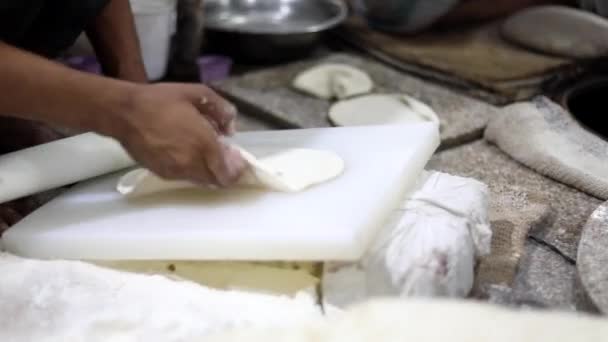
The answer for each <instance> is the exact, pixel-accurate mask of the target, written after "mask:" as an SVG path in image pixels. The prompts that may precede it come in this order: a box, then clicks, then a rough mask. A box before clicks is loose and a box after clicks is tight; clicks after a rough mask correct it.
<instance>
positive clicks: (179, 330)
mask: <svg viewBox="0 0 608 342" xmlns="http://www.w3.org/2000/svg"><path fill="white" fill-rule="evenodd" d="M0 274H1V275H2V277H0V341H3V342H4V341H10V342H31V341H47V342H55V341H57V342H60V341H61V342H63V341H69V342H80V341H82V342H98V341H99V342H102V341H103V342H106V341H133V342H139V341H141V342H148V341H164V342H189V341H203V340H205V337H206V336H207V334H210V333H218V332H221V331H224V330H229V329H234V328H238V327H256V326H258V327H279V326H289V325H292V324H296V323H299V322H301V321H304V320H310V319H313V320H314V319H316V318H320V317H321V312H320V308H319V307H318V306H317V305H316V304H315V303H314V302H313V300H312V299H311V297H310V296H296V297H295V298H291V297H286V296H285V297H281V296H273V295H264V294H254V293H246V292H240V291H220V290H213V289H210V288H206V287H202V286H200V285H197V284H195V283H192V282H187V281H178V280H172V279H169V278H167V277H164V276H160V275H143V274H134V273H127V272H120V271H115V270H110V269H106V268H102V267H98V266H93V265H91V264H87V263H83V262H76V261H39V260H28V259H22V258H19V257H15V256H12V255H9V254H0Z"/></svg>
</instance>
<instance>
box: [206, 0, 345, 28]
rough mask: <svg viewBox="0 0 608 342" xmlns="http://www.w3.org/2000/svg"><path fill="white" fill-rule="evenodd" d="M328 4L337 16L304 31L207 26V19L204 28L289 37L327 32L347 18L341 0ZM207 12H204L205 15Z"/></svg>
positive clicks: (333, 0) (329, 1)
mask: <svg viewBox="0 0 608 342" xmlns="http://www.w3.org/2000/svg"><path fill="white" fill-rule="evenodd" d="M327 1H328V3H330V4H333V5H335V6H336V8H337V9H338V14H337V15H336V16H334V17H332V18H331V19H329V20H327V21H325V22H322V23H320V24H317V25H313V26H310V27H307V28H306V29H297V30H286V31H278V32H277V31H267V30H255V29H254V30H251V29H241V28H238V27H226V26H223V25H214V24H213V23H211V24H208V23H207V20H208V19H207V18H205V28H206V29H210V30H215V31H222V32H226V33H240V34H268V35H275V36H281V35H290V34H306V33H318V32H322V31H325V30H329V29H331V28H334V27H336V26H338V25H340V24H341V23H342V22H343V21H344V20H346V18H347V16H348V6H346V4H345V3H344V2H343V1H342V0H327ZM206 12H207V11H205V13H206Z"/></svg>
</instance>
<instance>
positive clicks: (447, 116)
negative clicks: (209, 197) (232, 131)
mask: <svg viewBox="0 0 608 342" xmlns="http://www.w3.org/2000/svg"><path fill="white" fill-rule="evenodd" d="M322 63H345V64H349V65H353V66H355V67H358V68H360V69H362V70H365V71H366V72H368V73H369V74H370V76H371V77H372V79H373V80H374V82H375V84H376V88H375V90H374V92H375V93H394V92H403V93H407V94H410V95H412V96H414V97H416V98H418V99H420V100H422V101H423V102H425V103H427V104H428V105H430V106H431V107H432V108H433V109H434V110H435V111H436V112H437V114H438V116H439V118H440V120H441V121H442V126H443V128H442V132H441V139H442V147H443V148H447V147H450V146H455V145H458V144H461V143H465V142H469V141H472V140H475V139H478V138H480V137H481V135H482V132H483V129H484V128H485V126H486V124H487V122H488V118H489V117H490V116H491V115H493V114H494V113H495V112H496V111H497V108H496V107H494V106H492V105H489V104H486V103H484V102H481V101H479V100H476V99H473V98H470V97H467V96H464V95H460V94H458V93H456V92H453V91H451V90H448V89H446V88H442V87H440V86H437V85H434V84H431V83H429V82H427V81H423V80H421V79H418V78H415V77H412V76H409V75H405V74H402V73H399V72H398V71H396V70H394V69H392V68H390V67H387V66H384V65H382V64H380V63H378V62H375V61H373V60H370V59H364V58H361V57H357V56H354V55H349V54H333V55H331V56H329V57H326V58H322V59H317V60H308V61H303V62H297V63H293V64H288V65H285V66H280V67H274V68H270V69H265V70H261V71H255V72H251V73H248V74H244V75H241V76H238V77H234V78H231V79H228V80H226V81H223V82H220V83H218V84H216V85H215V87H216V88H217V89H218V90H219V91H220V92H222V93H223V94H225V95H226V96H227V97H229V98H230V99H232V100H233V101H234V102H235V103H236V104H237V105H238V106H239V107H240V108H241V109H243V110H245V111H247V112H248V113H250V114H252V115H256V116H258V117H261V118H264V119H267V120H270V121H272V122H274V123H275V124H277V125H279V126H282V127H289V128H312V127H327V126H330V123H329V121H328V119H327V112H328V110H329V107H330V106H331V104H332V102H330V101H326V100H322V99H317V98H313V97H310V96H308V95H305V94H302V93H300V92H298V91H296V90H294V89H292V88H291V82H292V80H293V78H294V77H295V76H296V75H297V74H298V73H299V72H300V71H302V70H305V69H307V68H309V67H312V66H314V65H318V64H322Z"/></svg>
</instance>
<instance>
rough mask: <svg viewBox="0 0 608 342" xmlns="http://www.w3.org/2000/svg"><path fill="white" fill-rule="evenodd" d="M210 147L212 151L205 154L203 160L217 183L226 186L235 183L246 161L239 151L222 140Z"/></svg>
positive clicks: (245, 166)
mask: <svg viewBox="0 0 608 342" xmlns="http://www.w3.org/2000/svg"><path fill="white" fill-rule="evenodd" d="M211 148H212V149H214V151H213V152H211V153H206V154H205V161H206V165H207V167H208V168H209V170H210V171H211V173H213V175H214V178H215V180H216V181H217V185H219V186H228V185H231V184H233V183H235V182H236V181H237V180H238V179H239V178H240V176H241V175H242V173H243V171H244V170H245V169H246V168H247V162H246V161H245V159H243V156H241V153H240V152H239V151H238V150H236V149H235V148H234V147H231V146H229V145H227V144H225V143H223V142H218V144H217V145H214V146H212V147H211Z"/></svg>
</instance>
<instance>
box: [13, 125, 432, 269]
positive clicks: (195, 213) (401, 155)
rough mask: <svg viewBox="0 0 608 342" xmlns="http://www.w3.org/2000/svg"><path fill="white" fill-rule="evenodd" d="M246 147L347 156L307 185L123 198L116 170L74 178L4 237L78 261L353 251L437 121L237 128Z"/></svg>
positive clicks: (425, 154)
mask: <svg viewBox="0 0 608 342" xmlns="http://www.w3.org/2000/svg"><path fill="white" fill-rule="evenodd" d="M235 140H236V142H237V143H238V144H240V145H242V146H244V147H246V148H247V149H249V150H250V151H252V152H253V153H254V154H255V153H257V154H264V153H267V152H268V151H271V150H276V149H283V148H286V147H287V148H289V147H292V148H293V147H301V148H312V149H324V150H330V151H334V152H335V153H337V154H338V155H340V156H341V157H342V158H343V159H344V161H345V165H346V169H345V172H344V173H343V175H342V176H340V177H339V178H337V179H335V180H333V181H330V182H328V183H326V184H323V185H320V186H316V187H313V188H311V189H309V190H306V191H303V192H300V193H296V194H291V193H272V192H263V191H256V190H231V191H225V192H222V193H221V194H219V195H218V194H212V195H209V194H204V193H203V192H202V191H199V190H194V191H190V190H188V191H182V192H173V193H166V194H161V195H157V196H154V197H149V198H147V199H139V200H127V199H125V198H123V197H121V195H120V194H118V193H117V192H116V190H115V186H116V182H117V181H118V178H119V177H120V176H121V175H122V174H124V172H120V173H117V174H112V175H109V176H105V177H102V178H98V179H95V180H92V181H88V182H85V183H82V184H80V185H78V186H76V187H75V188H73V189H71V190H70V191H68V192H66V193H65V194H63V195H61V196H60V197H58V198H56V199H55V200H53V201H51V202H50V203H48V204H47V205H45V206H43V207H42V208H40V209H39V210H37V211H35V212H34V213H33V214H31V215H29V216H27V217H26V218H25V219H23V220H22V221H21V222H20V223H18V224H17V225H15V226H14V227H13V228H11V229H9V230H8V231H7V232H6V233H5V234H4V235H3V241H2V243H3V246H4V247H5V248H6V249H7V250H8V251H9V252H13V253H15V254H18V255H22V256H26V257H34V258H61V259H82V260H135V259H139V260H141V259H154V260H301V261H304V260H354V259H358V258H359V257H360V256H361V255H362V254H363V253H364V251H365V249H366V248H367V245H368V243H369V242H370V241H371V239H372V238H373V237H374V234H375V233H376V231H377V230H378V228H380V227H382V225H383V224H384V221H385V220H386V219H387V217H388V214H389V213H390V212H391V211H392V210H393V209H394V208H396V206H397V205H398V203H399V200H400V199H401V198H402V197H403V196H404V194H405V193H406V191H407V190H408V189H410V188H411V187H412V186H413V184H414V182H415V181H416V178H417V177H418V175H419V173H420V172H421V171H422V169H423V168H424V166H425V164H426V162H427V161H428V159H429V158H430V156H431V155H432V153H433V152H434V151H435V149H436V148H437V146H438V145H439V134H438V128H437V125H436V124H433V123H421V124H416V125H405V126H374V127H348V128H347V127H344V128H322V129H306V130H288V131H269V132H252V133H244V134H240V135H238V136H237V138H236V139H235Z"/></svg>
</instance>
